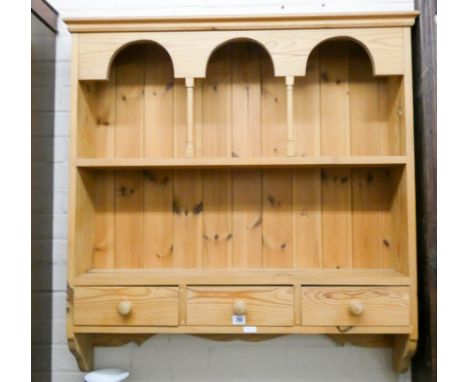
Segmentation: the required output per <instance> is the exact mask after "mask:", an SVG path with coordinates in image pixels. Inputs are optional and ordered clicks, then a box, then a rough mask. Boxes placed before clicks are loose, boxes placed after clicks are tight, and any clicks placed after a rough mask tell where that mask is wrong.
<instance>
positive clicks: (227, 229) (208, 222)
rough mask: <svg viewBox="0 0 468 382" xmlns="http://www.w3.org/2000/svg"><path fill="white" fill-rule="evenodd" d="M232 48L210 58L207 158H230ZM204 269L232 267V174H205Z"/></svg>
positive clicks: (204, 142) (204, 136) (205, 90)
mask: <svg viewBox="0 0 468 382" xmlns="http://www.w3.org/2000/svg"><path fill="white" fill-rule="evenodd" d="M231 59H232V56H231V46H225V47H222V48H220V49H219V50H218V51H216V52H215V53H214V54H213V56H212V57H211V58H210V61H209V63H208V68H207V77H206V79H205V80H204V82H203V106H202V110H203V114H202V121H203V122H202V129H203V134H202V153H203V156H204V157H229V156H231V152H232V147H231V112H232V104H231ZM202 179H203V180H202V183H203V207H204V211H203V266H204V267H206V268H228V267H230V266H231V265H232V256H231V255H232V216H231V208H232V200H231V197H232V186H231V172H230V171H227V170H213V171H203V173H202Z"/></svg>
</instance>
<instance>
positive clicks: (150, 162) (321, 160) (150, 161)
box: [74, 155, 407, 169]
mask: <svg viewBox="0 0 468 382" xmlns="http://www.w3.org/2000/svg"><path fill="white" fill-rule="evenodd" d="M74 163H75V165H76V166H77V167H79V168H97V169H112V168H182V169H187V168H219V167H233V168H252V167H314V166H316V167H325V166H363V167H368V166H398V165H403V164H406V163H407V157H406V156H396V155H395V156H391V155H389V156H323V157H265V158H261V157H258V158H168V159H166V158H128V159H126V158H119V159H113V158H109V159H108V158H103V159H101V158H99V159H98V158H79V159H76V160H75V161H74Z"/></svg>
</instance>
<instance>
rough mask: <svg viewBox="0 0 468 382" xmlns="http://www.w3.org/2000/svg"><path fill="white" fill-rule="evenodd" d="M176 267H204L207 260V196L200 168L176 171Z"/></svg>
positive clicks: (174, 205)
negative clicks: (204, 218)
mask: <svg viewBox="0 0 468 382" xmlns="http://www.w3.org/2000/svg"><path fill="white" fill-rule="evenodd" d="M172 212H173V216H174V217H173V219H174V263H173V265H174V267H176V268H200V267H201V266H202V262H203V252H202V251H203V243H202V236H203V234H202V232H203V231H202V230H203V220H202V218H203V199H202V183H201V172H200V171H196V170H195V171H185V172H184V171H180V172H179V171H178V172H176V173H175V174H174V202H173V207H172Z"/></svg>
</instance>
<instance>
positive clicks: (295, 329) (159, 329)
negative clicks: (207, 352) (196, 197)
mask: <svg viewBox="0 0 468 382" xmlns="http://www.w3.org/2000/svg"><path fill="white" fill-rule="evenodd" d="M243 328H244V327H243V326H232V325H231V326H214V325H210V326H202V325H185V326H175V327H174V326H84V325H77V326H74V327H73V330H74V332H75V333H80V334H84V333H96V332H99V333H114V334H121V333H123V334H133V335H141V334H147V333H154V334H158V333H161V334H162V333H167V334H170V333H171V334H200V333H204V334H241V335H246V334H245V333H244V329H243ZM256 329H257V333H258V334H339V335H355V334H373V335H375V334H390V335H407V334H408V332H409V331H410V329H411V327H408V326H352V327H351V326H347V327H341V326H292V325H291V326H256ZM343 329H345V331H343Z"/></svg>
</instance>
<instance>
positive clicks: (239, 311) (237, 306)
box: [232, 300, 247, 316]
mask: <svg viewBox="0 0 468 382" xmlns="http://www.w3.org/2000/svg"><path fill="white" fill-rule="evenodd" d="M246 309H247V305H246V303H245V302H244V301H242V300H237V301H235V302H234V305H233V307H232V310H233V312H234V314H235V315H236V316H243V315H244V314H245V311H246Z"/></svg>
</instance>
